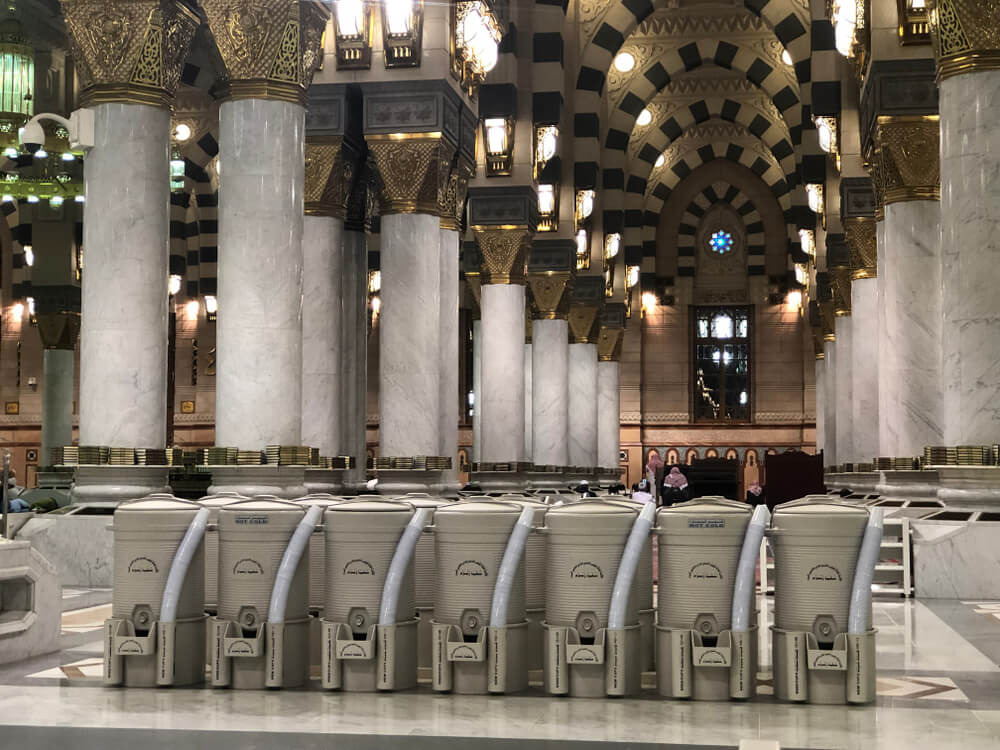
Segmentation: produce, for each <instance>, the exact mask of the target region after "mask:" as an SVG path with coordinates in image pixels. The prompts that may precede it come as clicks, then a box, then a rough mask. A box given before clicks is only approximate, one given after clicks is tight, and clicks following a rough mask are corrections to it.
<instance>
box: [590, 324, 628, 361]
mask: <svg viewBox="0 0 1000 750" xmlns="http://www.w3.org/2000/svg"><path fill="white" fill-rule="evenodd" d="M624 338H625V329H624V328H605V327H604V326H601V330H600V333H599V334H598V336H597V359H598V360H600V361H601V362H617V361H618V360H620V359H621V356H622V339H624Z"/></svg>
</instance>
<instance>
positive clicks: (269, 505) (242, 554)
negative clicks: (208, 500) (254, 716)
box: [210, 497, 319, 689]
mask: <svg viewBox="0 0 1000 750" xmlns="http://www.w3.org/2000/svg"><path fill="white" fill-rule="evenodd" d="M309 510H312V509H309ZM315 512H319V509H317V510H316V511H315ZM306 514H307V508H306V507H305V506H302V505H299V504H297V503H293V502H290V501H286V500H279V499H277V498H272V497H256V498H254V499H252V500H243V501H240V502H236V503H231V504H229V505H225V506H223V507H221V508H220V509H219V575H218V580H219V605H218V614H217V615H216V616H215V617H214V618H212V633H213V652H212V663H211V665H210V667H211V682H212V685H213V686H215V687H232V688H237V689H255V688H263V687H298V686H300V685H303V684H304V683H305V682H306V680H307V679H308V673H309V621H310V617H309V560H308V554H307V546H308V542H309V537H310V536H311V534H312V529H307V530H305V532H304V534H303V536H304V538H302V539H301V542H302V546H301V550H300V551H301V555H300V556H299V557H298V559H297V564H296V565H295V567H294V571H293V572H292V573H291V575H290V578H289V580H288V581H287V589H286V595H287V598H286V600H285V602H286V603H285V606H284V607H282V613H281V619H280V621H269V620H270V618H271V612H270V610H271V607H272V600H273V599H274V598H275V595H276V594H277V593H278V587H276V585H275V584H276V583H277V582H278V570H279V567H280V566H281V563H282V560H283V558H284V557H285V555H286V550H288V549H289V548H290V543H291V542H292V539H293V535H294V534H295V533H296V531H297V529H298V527H299V524H300V523H301V522H303V520H304V519H305V517H306Z"/></svg>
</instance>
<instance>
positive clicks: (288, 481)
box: [205, 464, 308, 500]
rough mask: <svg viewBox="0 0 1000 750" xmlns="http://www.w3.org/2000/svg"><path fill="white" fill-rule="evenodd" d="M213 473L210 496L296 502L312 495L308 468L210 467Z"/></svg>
mask: <svg viewBox="0 0 1000 750" xmlns="http://www.w3.org/2000/svg"><path fill="white" fill-rule="evenodd" d="M205 469H206V470H207V471H209V472H210V473H211V474H212V486H211V487H209V488H208V491H209V493H210V494H215V493H218V492H238V493H240V494H241V495H246V496H248V497H252V496H254V495H276V496H278V497H281V498H285V499H288V500H292V499H294V498H297V497H302V496H303V495H306V494H308V491H307V490H306V486H305V482H306V467H305V466H278V465H275V464H264V465H262V466H229V465H226V466H206V467H205Z"/></svg>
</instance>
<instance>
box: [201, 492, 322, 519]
mask: <svg viewBox="0 0 1000 750" xmlns="http://www.w3.org/2000/svg"><path fill="white" fill-rule="evenodd" d="M219 510H222V511H232V512H238V513H242V512H243V511H248V510H252V511H270V512H281V511H294V512H296V513H300V514H304V513H305V508H303V507H302V506H301V505H299V504H297V503H293V502H291V501H290V500H281V499H280V498H277V497H271V496H268V495H258V496H257V497H254V498H251V499H250V500H237V501H236V502H235V503H229V504H228V505H224V506H222V507H221V508H220V509H219Z"/></svg>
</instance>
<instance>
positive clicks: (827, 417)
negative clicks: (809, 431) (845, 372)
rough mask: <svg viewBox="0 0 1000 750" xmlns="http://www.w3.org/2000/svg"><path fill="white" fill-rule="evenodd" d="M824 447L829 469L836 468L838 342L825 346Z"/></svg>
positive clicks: (827, 343)
mask: <svg viewBox="0 0 1000 750" xmlns="http://www.w3.org/2000/svg"><path fill="white" fill-rule="evenodd" d="M823 349H824V358H823V391H824V395H825V396H826V397H825V398H824V404H823V412H824V418H823V432H824V438H823V445H824V449H823V451H824V454H823V455H824V457H825V463H826V466H827V467H830V466H836V465H837V462H838V461H839V460H840V454H839V453H838V452H837V342H836V341H827V342H826V343H825V344H824V345H823Z"/></svg>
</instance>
